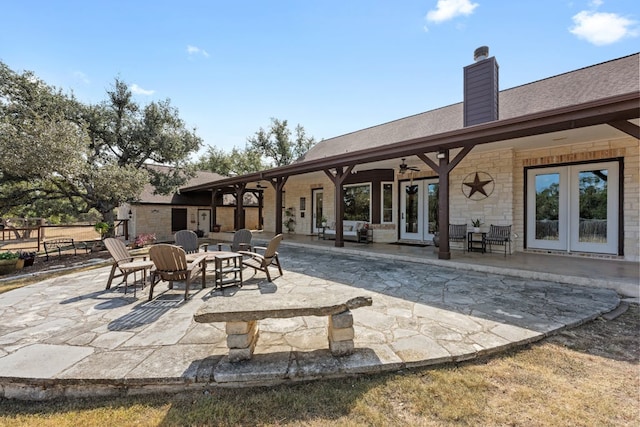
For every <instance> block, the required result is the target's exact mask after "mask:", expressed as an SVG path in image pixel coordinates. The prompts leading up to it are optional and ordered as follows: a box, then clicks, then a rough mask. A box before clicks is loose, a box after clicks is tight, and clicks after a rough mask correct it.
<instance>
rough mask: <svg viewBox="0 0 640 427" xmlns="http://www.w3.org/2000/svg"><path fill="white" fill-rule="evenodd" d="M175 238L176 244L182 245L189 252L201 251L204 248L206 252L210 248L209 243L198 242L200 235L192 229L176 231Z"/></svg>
mask: <svg viewBox="0 0 640 427" xmlns="http://www.w3.org/2000/svg"><path fill="white" fill-rule="evenodd" d="M174 239H175V242H176V246H180V247H181V248H182V249H184V251H185V252H186V253H188V254H195V253H197V252H200V249H202V248H204V251H205V252H207V251H208V250H209V244H208V243H200V244H198V235H197V234H196V233H195V232H193V231H191V230H180V231H178V232H176V235H175V237H174Z"/></svg>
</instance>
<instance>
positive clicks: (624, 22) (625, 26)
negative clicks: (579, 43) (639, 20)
mask: <svg viewBox="0 0 640 427" xmlns="http://www.w3.org/2000/svg"><path fill="white" fill-rule="evenodd" d="M572 19H573V22H574V24H575V26H573V27H572V28H569V31H570V32H571V33H572V34H574V35H576V36H578V37H579V38H581V39H585V40H586V41H588V42H589V43H592V44H594V45H596V46H604V45H608V44H611V43H615V42H617V41H619V40H621V39H623V38H625V37H635V36H637V35H638V30H637V28H633V27H634V26H635V25H636V22H635V21H632V20H630V19H627V18H625V17H623V16H620V15H618V14H615V13H603V12H589V11H586V10H583V11H582V12H579V13H578V14H576V15H575V16H574V17H573V18H572Z"/></svg>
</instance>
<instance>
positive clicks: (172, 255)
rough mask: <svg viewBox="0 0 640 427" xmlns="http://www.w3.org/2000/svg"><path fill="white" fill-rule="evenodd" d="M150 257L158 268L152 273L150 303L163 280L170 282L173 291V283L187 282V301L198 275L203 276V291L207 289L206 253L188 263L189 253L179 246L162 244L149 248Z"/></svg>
mask: <svg viewBox="0 0 640 427" xmlns="http://www.w3.org/2000/svg"><path fill="white" fill-rule="evenodd" d="M149 256H150V257H151V261H153V264H154V265H155V267H156V268H155V269H154V270H153V271H152V272H151V285H150V286H149V301H151V299H152V298H153V288H154V287H155V286H156V285H157V284H158V283H159V282H160V281H161V280H164V281H167V282H169V289H173V282H175V281H177V280H181V281H182V280H183V281H184V282H185V289H184V299H185V300H187V299H188V298H189V287H190V286H191V281H192V280H193V278H194V277H196V276H197V275H198V274H200V275H201V276H202V289H204V288H205V283H206V277H205V276H206V259H207V255H205V254H204V253H203V254H202V255H200V256H198V257H196V258H195V259H194V260H193V261H191V262H187V253H186V252H185V250H184V249H182V248H181V247H179V246H175V245H169V244H166V243H160V244H157V245H153V246H151V247H150V248H149Z"/></svg>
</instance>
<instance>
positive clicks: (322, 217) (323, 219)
mask: <svg viewBox="0 0 640 427" xmlns="http://www.w3.org/2000/svg"><path fill="white" fill-rule="evenodd" d="M320 224H322V226H323V227H326V226H327V217H325V216H324V215H322V216H321V217H320Z"/></svg>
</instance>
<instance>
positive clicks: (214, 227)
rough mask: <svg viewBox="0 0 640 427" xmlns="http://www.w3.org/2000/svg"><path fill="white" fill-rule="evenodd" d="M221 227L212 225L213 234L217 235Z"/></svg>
mask: <svg viewBox="0 0 640 427" xmlns="http://www.w3.org/2000/svg"><path fill="white" fill-rule="evenodd" d="M221 228H222V226H221V225H220V224H213V232H214V233H219V232H220V229H221Z"/></svg>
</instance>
